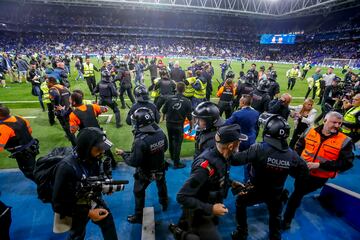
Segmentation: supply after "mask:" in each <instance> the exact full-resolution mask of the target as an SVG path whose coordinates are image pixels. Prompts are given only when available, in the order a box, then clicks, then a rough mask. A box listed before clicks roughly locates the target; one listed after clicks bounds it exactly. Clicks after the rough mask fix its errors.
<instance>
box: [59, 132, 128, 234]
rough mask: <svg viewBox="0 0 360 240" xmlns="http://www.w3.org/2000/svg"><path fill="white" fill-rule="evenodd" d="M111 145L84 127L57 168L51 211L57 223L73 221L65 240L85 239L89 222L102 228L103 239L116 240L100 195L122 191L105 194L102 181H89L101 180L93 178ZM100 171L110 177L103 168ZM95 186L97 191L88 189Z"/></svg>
mask: <svg viewBox="0 0 360 240" xmlns="http://www.w3.org/2000/svg"><path fill="white" fill-rule="evenodd" d="M111 146H112V143H111V142H110V141H109V140H108V139H107V138H106V137H105V135H104V133H103V132H102V131H101V130H100V129H98V128H85V129H83V130H82V131H81V132H80V133H79V134H78V137H77V144H76V148H75V152H74V154H73V155H70V156H69V157H66V159H64V160H62V161H61V162H60V163H59V164H58V166H57V169H56V174H55V178H54V179H55V180H54V188H53V196H52V204H53V205H52V207H53V210H54V212H55V213H57V214H58V215H60V220H61V219H65V218H71V220H72V221H71V222H72V225H71V228H70V231H69V236H68V238H67V239H84V238H85V230H86V224H87V223H88V221H89V220H90V219H91V220H92V221H93V222H94V223H95V224H96V225H98V226H99V227H100V228H101V232H102V235H103V238H104V239H105V240H113V239H118V238H117V235H116V230H115V224H114V219H113V217H112V214H111V212H110V210H109V208H108V207H107V206H106V204H105V202H104V200H103V199H102V197H101V193H102V192H103V193H104V192H106V193H110V192H114V191H118V190H122V189H112V190H111V191H110V190H109V191H104V190H103V189H104V187H103V186H104V185H101V181H93V182H91V181H89V180H91V179H101V178H96V177H99V176H101V174H102V162H101V158H102V156H103V154H104V152H105V151H106V150H109V149H110V147H111ZM104 167H105V166H104ZM103 170H104V172H105V173H106V174H107V175H109V173H108V172H106V169H103ZM109 181H110V180H109ZM96 183H100V185H99V186H100V188H101V189H100V191H96V189H97V188H91V185H94V184H96ZM122 187H123V186H121V188H122ZM101 190H102V191H101Z"/></svg>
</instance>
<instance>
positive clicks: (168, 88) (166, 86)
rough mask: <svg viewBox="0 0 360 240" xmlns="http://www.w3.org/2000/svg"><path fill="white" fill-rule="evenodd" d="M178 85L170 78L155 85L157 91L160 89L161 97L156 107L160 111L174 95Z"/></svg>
mask: <svg viewBox="0 0 360 240" xmlns="http://www.w3.org/2000/svg"><path fill="white" fill-rule="evenodd" d="M175 88H176V84H175V82H174V81H172V80H170V79H168V78H161V79H160V80H159V81H158V82H157V83H156V84H155V90H157V89H159V91H160V96H159V98H158V100H157V102H156V107H157V109H158V110H159V111H160V109H161V107H162V106H163V105H164V104H165V102H166V100H167V99H168V98H169V97H171V96H172V95H174V93H175Z"/></svg>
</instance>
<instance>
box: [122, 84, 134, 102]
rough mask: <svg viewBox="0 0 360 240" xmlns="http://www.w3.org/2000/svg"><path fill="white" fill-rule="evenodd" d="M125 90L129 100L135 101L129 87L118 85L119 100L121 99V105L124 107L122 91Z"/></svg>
mask: <svg viewBox="0 0 360 240" xmlns="http://www.w3.org/2000/svg"><path fill="white" fill-rule="evenodd" d="M125 92H126V94H127V95H128V97H129V98H130V101H131V102H132V103H133V104H134V103H135V99H134V96H133V94H132V91H131V88H125V87H122V86H121V87H120V96H119V97H120V101H121V106H122V107H125V99H124V93H125Z"/></svg>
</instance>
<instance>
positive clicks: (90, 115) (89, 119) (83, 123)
mask: <svg viewBox="0 0 360 240" xmlns="http://www.w3.org/2000/svg"><path fill="white" fill-rule="evenodd" d="M73 113H74V114H75V116H77V117H78V118H79V120H80V124H79V129H80V130H81V129H83V128H87V127H96V128H100V125H99V122H98V121H97V119H96V116H95V114H94V108H93V106H92V105H86V110H85V111H81V110H80V109H78V108H76V109H75V110H74V111H73Z"/></svg>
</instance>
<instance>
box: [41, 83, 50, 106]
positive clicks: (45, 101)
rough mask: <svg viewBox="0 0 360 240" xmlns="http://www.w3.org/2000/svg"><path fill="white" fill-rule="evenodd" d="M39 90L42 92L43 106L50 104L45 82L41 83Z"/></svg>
mask: <svg viewBox="0 0 360 240" xmlns="http://www.w3.org/2000/svg"><path fill="white" fill-rule="evenodd" d="M40 89H41V91H42V92H43V96H42V99H43V102H44V103H45V104H46V103H50V102H51V101H50V97H49V88H48V86H47V83H46V82H43V83H41V85H40Z"/></svg>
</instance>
